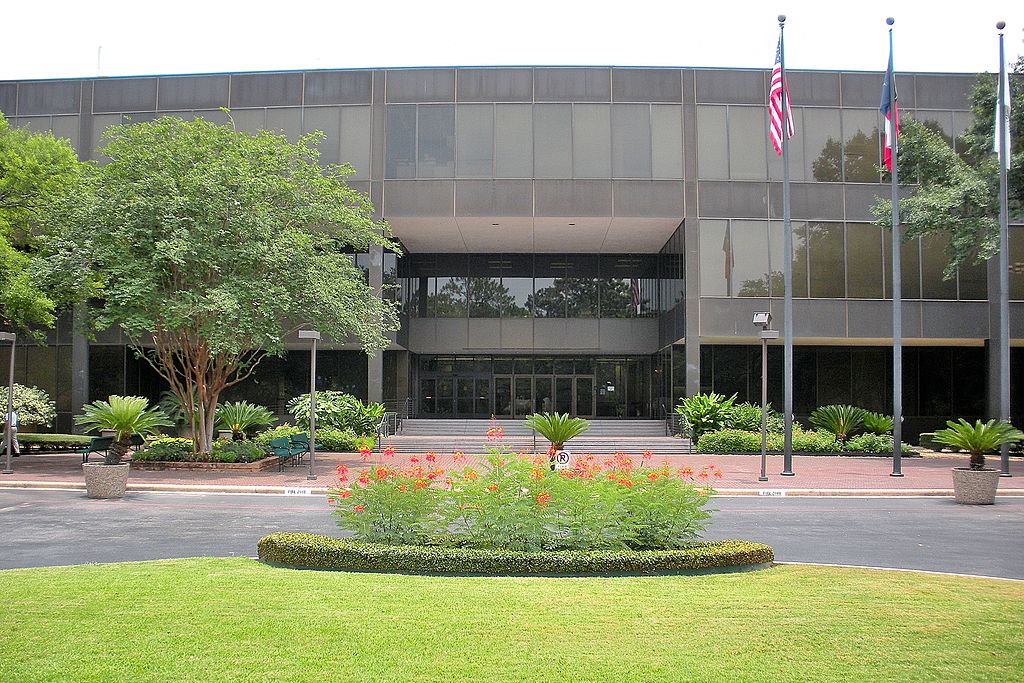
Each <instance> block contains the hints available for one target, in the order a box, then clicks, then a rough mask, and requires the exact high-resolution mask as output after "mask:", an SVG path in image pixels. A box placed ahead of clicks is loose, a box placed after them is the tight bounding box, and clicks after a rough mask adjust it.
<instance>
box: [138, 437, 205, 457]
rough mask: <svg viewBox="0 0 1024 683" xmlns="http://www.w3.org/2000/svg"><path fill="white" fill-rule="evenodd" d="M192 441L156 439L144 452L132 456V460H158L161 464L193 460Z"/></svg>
mask: <svg viewBox="0 0 1024 683" xmlns="http://www.w3.org/2000/svg"><path fill="white" fill-rule="evenodd" d="M194 457H195V453H193V451H192V439H175V438H167V439H157V440H156V441H152V442H150V444H149V446H148V447H146V448H145V449H144V450H140V451H137V452H136V453H134V454H133V455H132V460H160V461H163V462H183V461H188V460H193V459H194Z"/></svg>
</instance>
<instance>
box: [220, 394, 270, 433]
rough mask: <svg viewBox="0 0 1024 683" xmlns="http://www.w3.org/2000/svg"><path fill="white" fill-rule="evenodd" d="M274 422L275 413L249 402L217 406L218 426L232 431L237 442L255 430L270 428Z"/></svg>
mask: <svg viewBox="0 0 1024 683" xmlns="http://www.w3.org/2000/svg"><path fill="white" fill-rule="evenodd" d="M274 422H276V420H275V419H274V414H273V413H271V412H270V411H269V410H268V409H266V408H264V407H263V406H258V405H255V404H253V403H249V402H248V401H236V402H234V403H230V402H229V403H221V404H220V405H218V406H217V426H219V427H221V428H222V429H230V430H231V436H232V437H233V438H234V439H235V440H236V441H240V440H242V439H244V438H245V437H246V435H248V434H250V433H251V432H252V431H253V430H254V429H257V428H259V427H269V426H270V425H272V424H274Z"/></svg>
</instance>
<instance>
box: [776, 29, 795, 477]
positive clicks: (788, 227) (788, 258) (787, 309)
mask: <svg viewBox="0 0 1024 683" xmlns="http://www.w3.org/2000/svg"><path fill="white" fill-rule="evenodd" d="M785 31H786V15H785V14H780V15H779V71H780V75H781V76H782V123H781V133H782V250H783V257H782V263H783V271H782V288H783V290H785V291H784V296H783V300H782V337H783V339H782V341H783V347H784V349H783V366H784V367H783V383H782V385H783V408H782V410H783V413H784V425H785V429H784V430H783V431H784V432H785V435H784V437H783V438H784V441H783V450H782V455H783V457H782V472H780V473H779V474H781V475H782V476H783V477H792V476H793V474H794V473H793V226H792V222H791V221H790V217H789V88H788V87H787V86H788V85H789V84H788V83H787V82H786V43H785Z"/></svg>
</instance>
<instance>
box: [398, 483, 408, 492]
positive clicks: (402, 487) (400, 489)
mask: <svg viewBox="0 0 1024 683" xmlns="http://www.w3.org/2000/svg"><path fill="white" fill-rule="evenodd" d="M398 490H399V491H401V492H402V493H405V492H406V491H408V490H409V487H408V486H406V485H405V484H402V485H401V486H399V487H398Z"/></svg>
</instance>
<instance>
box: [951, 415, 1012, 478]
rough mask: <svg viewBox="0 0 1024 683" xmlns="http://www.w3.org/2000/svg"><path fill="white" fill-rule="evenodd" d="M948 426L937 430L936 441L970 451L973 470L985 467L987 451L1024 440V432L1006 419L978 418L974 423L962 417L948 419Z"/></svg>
mask: <svg viewBox="0 0 1024 683" xmlns="http://www.w3.org/2000/svg"><path fill="white" fill-rule="evenodd" d="M946 427H947V428H946V429H940V430H939V431H937V432H935V441H937V442H938V443H941V444H944V445H946V446H956V447H957V448H961V449H963V450H965V451H967V452H968V453H970V454H971V469H972V470H983V469H985V453H987V452H989V451H994V450H996V449H997V448H999V447H1000V446H1002V445H1003V444H1004V443H1005V444H1014V443H1017V442H1018V441H1024V432H1021V431H1020V430H1019V429H1017V428H1016V427H1014V426H1013V425H1011V424H1010V423H1009V422H1006V421H1005V420H999V421H996V420H989V421H988V422H982V421H981V420H977V421H975V423H974V424H973V425H972V424H971V423H970V422H968V421H967V420H965V419H963V418H962V417H961V418H960V419H959V420H958V421H956V422H953V421H952V420H947V421H946Z"/></svg>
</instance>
